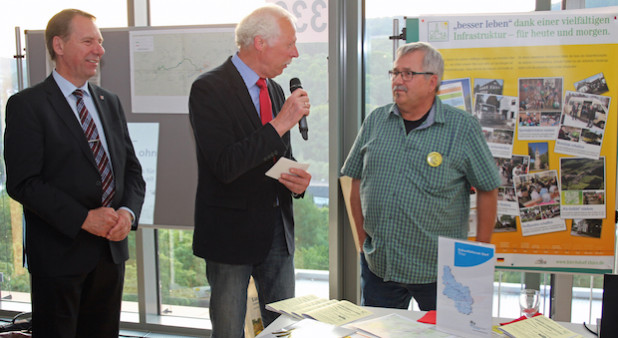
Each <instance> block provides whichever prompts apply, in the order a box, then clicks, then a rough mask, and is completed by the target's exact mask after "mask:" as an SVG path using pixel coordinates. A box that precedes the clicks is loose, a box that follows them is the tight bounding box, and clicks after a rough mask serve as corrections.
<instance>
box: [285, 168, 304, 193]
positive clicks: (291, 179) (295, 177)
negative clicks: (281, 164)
mask: <svg viewBox="0 0 618 338" xmlns="http://www.w3.org/2000/svg"><path fill="white" fill-rule="evenodd" d="M310 181H311V174H309V173H308V172H306V171H304V170H302V169H298V168H290V173H289V174H287V173H282V174H281V177H279V183H281V184H283V185H285V186H286V187H287V188H288V189H289V190H290V191H291V192H293V193H295V194H302V193H303V192H305V190H307V187H308V186H309V182H310Z"/></svg>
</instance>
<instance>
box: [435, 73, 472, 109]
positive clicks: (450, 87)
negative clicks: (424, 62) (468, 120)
mask: <svg viewBox="0 0 618 338" xmlns="http://www.w3.org/2000/svg"><path fill="white" fill-rule="evenodd" d="M438 97H439V98H440V100H442V103H446V104H448V105H451V106H453V107H457V108H459V109H461V110H465V111H467V112H468V113H470V114H472V94H471V92H470V78H463V79H452V80H442V83H440V89H439V90H438Z"/></svg>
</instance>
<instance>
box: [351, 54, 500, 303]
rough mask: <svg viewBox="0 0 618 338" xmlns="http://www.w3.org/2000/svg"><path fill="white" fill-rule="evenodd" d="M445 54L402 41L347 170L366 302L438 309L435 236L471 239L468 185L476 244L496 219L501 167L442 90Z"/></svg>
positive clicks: (477, 127)
mask: <svg viewBox="0 0 618 338" xmlns="http://www.w3.org/2000/svg"><path fill="white" fill-rule="evenodd" d="M443 72H444V61H443V59H442V55H441V54H440V53H439V52H438V51H437V50H436V49H434V48H433V47H432V46H430V45H429V44H427V43H422V42H418V43H411V44H406V45H404V46H401V47H400V48H399V50H398V51H397V58H396V60H395V62H394V68H393V70H391V71H389V74H390V76H391V81H392V90H393V97H394V101H395V102H394V104H388V105H386V106H383V107H380V108H377V109H376V110H374V111H373V112H372V113H371V114H370V115H369V116H368V117H367V118H366V119H365V121H364V122H363V126H362V127H361V129H360V131H359V133H358V136H357V138H356V141H355V142H354V145H353V146H352V149H351V150H350V154H349V155H348V158H347V159H346V162H345V164H344V165H343V168H342V169H341V173H342V174H343V175H346V176H350V177H351V178H352V193H351V196H350V198H351V211H352V214H353V219H354V222H355V224H356V227H357V232H358V236H359V240H360V243H361V244H362V250H363V254H362V255H361V288H362V305H367V306H380V307H390V308H402V309H407V308H408V306H409V304H410V300H411V298H412V297H414V299H415V300H416V302H417V303H418V304H419V307H420V309H421V310H424V311H427V310H435V308H436V287H437V285H436V279H437V258H438V236H445V237H451V238H459V239H465V238H467V233H468V218H469V213H470V191H471V188H472V187H474V188H475V190H476V198H477V217H478V219H477V237H476V240H477V241H482V242H489V241H490V239H491V235H492V232H493V228H494V224H495V221H496V209H497V198H498V190H497V189H498V186H499V185H500V177H499V174H498V168H497V166H496V164H495V162H494V159H493V157H492V155H491V152H490V151H489V148H488V147H487V143H486V142H485V139H484V137H483V134H482V131H481V126H480V124H479V122H478V120H477V119H476V118H475V117H474V116H473V115H472V114H469V113H468V112H465V111H462V110H460V109H457V108H454V107H451V106H448V105H446V104H443V103H442V102H441V100H440V99H439V98H438V97H437V96H436V93H437V91H438V88H439V86H440V82H441V79H442V74H443Z"/></svg>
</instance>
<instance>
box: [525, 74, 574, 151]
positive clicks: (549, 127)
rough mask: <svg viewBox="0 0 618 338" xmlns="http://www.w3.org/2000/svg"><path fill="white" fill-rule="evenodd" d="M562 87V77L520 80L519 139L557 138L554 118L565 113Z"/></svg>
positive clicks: (556, 126)
mask: <svg viewBox="0 0 618 338" xmlns="http://www.w3.org/2000/svg"><path fill="white" fill-rule="evenodd" d="M562 88H563V80H562V78H561V77H546V78H520V79H519V86H518V91H519V114H518V123H517V128H518V129H517V131H518V134H517V135H518V139H519V140H553V139H555V137H556V132H557V131H558V123H556V122H555V121H554V122H553V123H552V117H553V118H554V119H555V117H556V115H557V114H560V113H561V111H562ZM556 113H557V114H556Z"/></svg>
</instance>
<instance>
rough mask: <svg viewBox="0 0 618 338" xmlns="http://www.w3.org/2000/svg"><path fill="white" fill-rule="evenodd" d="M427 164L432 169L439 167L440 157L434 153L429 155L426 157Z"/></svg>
mask: <svg viewBox="0 0 618 338" xmlns="http://www.w3.org/2000/svg"><path fill="white" fill-rule="evenodd" d="M427 163H429V165H430V166H432V167H437V166H439V165H440V164H442V155H440V153H437V152H435V151H434V152H431V153H429V155H427Z"/></svg>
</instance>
